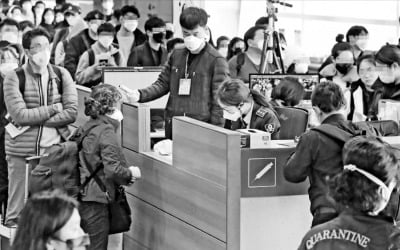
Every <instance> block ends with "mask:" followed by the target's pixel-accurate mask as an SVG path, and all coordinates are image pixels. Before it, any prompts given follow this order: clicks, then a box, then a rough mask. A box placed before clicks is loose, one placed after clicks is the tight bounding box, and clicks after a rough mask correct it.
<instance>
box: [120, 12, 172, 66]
mask: <svg viewBox="0 0 400 250" xmlns="http://www.w3.org/2000/svg"><path fill="white" fill-rule="evenodd" d="M144 29H145V31H146V34H147V41H146V42H145V43H143V44H141V45H139V46H137V47H135V48H134V49H133V51H132V52H131V53H130V55H129V58H128V66H136V67H143V66H162V65H164V64H165V62H166V61H167V56H168V52H167V49H166V48H165V47H164V45H163V43H164V40H165V31H166V30H165V22H164V21H163V20H162V19H161V18H159V17H151V18H149V20H147V21H146V23H145V24H144Z"/></svg>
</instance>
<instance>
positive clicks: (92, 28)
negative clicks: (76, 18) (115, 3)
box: [89, 23, 99, 34]
mask: <svg viewBox="0 0 400 250" xmlns="http://www.w3.org/2000/svg"><path fill="white" fill-rule="evenodd" d="M89 28H90V30H91V31H92V32H93V33H95V34H97V29H98V28H99V25H98V24H97V23H91V24H90V25H89Z"/></svg>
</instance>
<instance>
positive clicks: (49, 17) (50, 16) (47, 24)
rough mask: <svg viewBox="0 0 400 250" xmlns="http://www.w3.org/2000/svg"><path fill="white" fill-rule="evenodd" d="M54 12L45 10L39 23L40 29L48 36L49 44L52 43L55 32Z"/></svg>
mask: <svg viewBox="0 0 400 250" xmlns="http://www.w3.org/2000/svg"><path fill="white" fill-rule="evenodd" d="M53 23H54V10H53V9H51V8H46V9H45V10H44V12H43V18H42V20H41V23H40V27H42V28H43V29H45V30H46V31H47V32H48V33H49V34H50V39H51V40H50V42H53V39H54V35H55V33H56V30H55V28H54V24H53Z"/></svg>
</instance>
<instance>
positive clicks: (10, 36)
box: [1, 31, 18, 43]
mask: <svg viewBox="0 0 400 250" xmlns="http://www.w3.org/2000/svg"><path fill="white" fill-rule="evenodd" d="M1 40H2V41H7V42H9V43H18V34H16V33H15V32H12V31H6V32H4V33H3V34H2V35H1Z"/></svg>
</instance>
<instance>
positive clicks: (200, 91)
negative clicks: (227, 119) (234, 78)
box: [125, 7, 229, 139]
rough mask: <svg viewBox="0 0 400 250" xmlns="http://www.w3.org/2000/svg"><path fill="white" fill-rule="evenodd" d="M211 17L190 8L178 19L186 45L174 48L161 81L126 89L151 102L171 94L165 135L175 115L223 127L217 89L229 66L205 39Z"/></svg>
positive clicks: (131, 96) (135, 99) (169, 132)
mask: <svg viewBox="0 0 400 250" xmlns="http://www.w3.org/2000/svg"><path fill="white" fill-rule="evenodd" d="M207 21H208V16H207V13H206V11H205V10H203V9H201V8H196V7H188V8H186V9H184V10H183V12H182V13H181V15H180V18H179V22H180V25H181V28H182V33H183V37H184V44H185V47H184V48H176V49H174V50H173V51H172V54H171V55H170V57H169V59H168V61H167V63H166V64H165V65H164V67H163V69H162V71H161V73H160V75H159V77H158V80H157V81H156V82H154V83H153V84H152V85H151V86H149V87H147V88H144V89H140V90H125V92H127V93H126V94H127V95H128V97H129V100H130V101H131V102H138V101H139V102H148V101H152V100H154V99H157V98H160V97H161V96H163V95H166V94H167V93H169V94H170V95H169V100H168V103H167V106H166V108H165V109H166V111H165V135H166V137H167V138H168V139H171V138H172V118H173V117H174V116H182V115H186V116H189V117H192V118H194V119H197V120H200V121H204V122H207V123H211V124H214V125H218V126H222V125H223V122H224V119H223V117H222V109H221V107H220V106H219V105H218V103H217V96H216V94H217V90H218V87H219V86H220V84H221V83H222V82H223V81H224V80H225V79H226V78H227V77H229V71H228V65H227V63H226V60H225V58H223V57H222V56H221V55H220V54H219V53H218V51H217V50H216V49H214V48H213V47H212V46H211V45H209V44H208V43H207V42H206V26H207Z"/></svg>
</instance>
